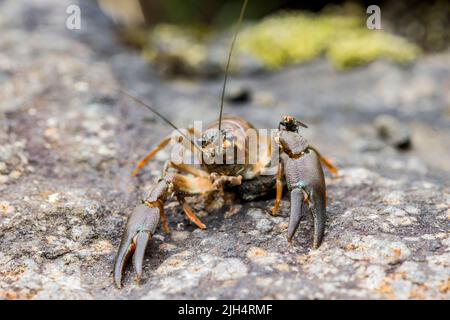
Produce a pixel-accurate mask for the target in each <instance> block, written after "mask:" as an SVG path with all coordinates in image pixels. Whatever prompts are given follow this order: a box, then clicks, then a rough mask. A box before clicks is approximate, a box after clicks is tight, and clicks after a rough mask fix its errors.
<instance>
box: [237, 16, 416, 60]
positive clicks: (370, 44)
mask: <svg viewBox="0 0 450 320" xmlns="http://www.w3.org/2000/svg"><path fill="white" fill-rule="evenodd" d="M239 49H240V50H241V51H242V52H245V53H248V54H250V55H253V56H256V57H257V58H259V59H260V60H261V61H263V63H264V64H265V65H266V66H267V67H268V68H270V69H278V68H280V67H283V66H285V65H288V64H293V63H302V62H306V61H310V60H312V59H315V58H317V57H319V56H321V55H322V54H325V55H326V57H328V59H329V60H330V61H331V63H332V64H333V65H334V66H335V67H336V68H338V69H344V68H347V67H352V66H357V65H361V64H367V63H370V62H372V61H374V60H377V59H389V60H393V61H396V62H401V63H408V62H411V61H412V60H414V59H415V57H416V56H417V55H418V53H419V49H418V48H417V47H416V46H415V45H414V44H412V43H409V42H408V41H406V40H404V39H403V38H401V37H398V36H395V35H392V34H389V33H388V32H386V31H383V30H369V29H367V28H366V25H365V20H364V19H363V18H362V17H360V16H344V15H342V16H340V15H331V14H322V15H316V14H311V13H303V12H290V13H287V12H286V13H282V14H278V15H274V16H270V17H268V18H266V19H264V20H263V21H261V22H259V23H257V24H255V25H254V26H251V27H248V28H247V29H246V30H244V31H243V32H242V34H241V35H240V41H239Z"/></svg>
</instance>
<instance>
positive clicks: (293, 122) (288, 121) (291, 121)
mask: <svg viewBox="0 0 450 320" xmlns="http://www.w3.org/2000/svg"><path fill="white" fill-rule="evenodd" d="M281 126H283V127H284V128H285V130H287V131H294V132H297V131H298V127H299V126H301V127H303V128H308V126H307V125H306V124H304V123H303V122H301V121H299V120H297V119H295V118H294V117H293V116H283V118H282V119H281V121H280V127H281Z"/></svg>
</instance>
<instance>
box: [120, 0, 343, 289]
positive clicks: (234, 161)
mask: <svg viewBox="0 0 450 320" xmlns="http://www.w3.org/2000/svg"><path fill="white" fill-rule="evenodd" d="M246 3H247V1H245V2H244V5H243V7H242V9H241V15H240V17H239V20H238V25H237V28H236V33H235V35H234V38H233V41H232V44H231V49H230V54H229V57H228V63H227V67H226V72H225V80H224V84H223V91H222V104H221V108H220V117H219V120H218V121H215V122H213V123H211V124H209V125H208V126H207V128H206V130H205V131H203V132H198V131H197V130H195V129H193V128H190V129H189V130H187V132H186V133H183V132H182V131H180V130H179V129H178V128H177V127H176V126H175V125H173V124H172V123H171V122H170V121H169V120H167V119H166V118H164V117H163V116H162V115H161V114H159V113H158V112H157V111H156V110H154V109H153V108H151V107H149V106H148V105H146V104H145V103H143V102H142V101H140V100H139V99H137V98H134V97H133V96H131V95H128V96H129V97H131V98H133V99H134V100H135V101H137V102H139V103H140V104H142V105H144V106H145V107H147V108H148V109H150V110H151V111H152V112H154V113H156V114H157V115H158V116H159V117H160V118H162V119H163V120H165V121H166V122H167V123H168V124H169V125H171V126H172V127H174V128H175V129H176V130H177V131H178V132H179V133H181V135H179V136H178V137H177V138H176V140H177V142H179V144H177V145H179V146H181V145H182V142H184V144H183V146H182V148H181V149H180V150H189V151H190V152H191V155H192V156H193V157H194V159H197V160H199V161H197V162H196V161H194V163H192V162H191V163H189V164H185V163H178V162H175V161H171V160H168V161H167V162H166V165H165V166H164V168H163V170H162V171H163V172H162V176H161V178H160V179H159V181H158V182H157V183H156V184H155V185H154V186H153V187H152V188H151V189H150V191H149V192H148V196H147V197H146V198H145V199H143V200H142V203H141V204H139V205H137V206H136V207H135V209H134V211H133V212H132V213H131V215H130V217H129V218H128V222H127V224H126V227H125V230H124V233H123V237H122V240H121V243H120V247H119V250H118V252H117V255H116V258H115V265H114V282H115V284H116V286H117V287H119V288H120V287H121V282H122V276H123V270H124V267H125V265H126V263H127V260H128V259H129V258H130V257H131V256H132V255H133V262H134V267H135V271H136V273H137V276H138V278H140V277H141V275H142V264H143V259H144V254H145V250H146V247H147V244H148V241H149V240H150V239H151V237H152V236H153V234H154V233H155V231H156V228H157V226H158V224H159V222H160V221H161V224H162V228H163V231H165V232H169V226H168V223H167V218H166V215H165V213H164V204H165V202H166V200H167V199H168V198H169V197H170V196H172V195H173V196H175V197H176V199H177V200H178V202H179V204H180V205H181V207H182V209H183V211H184V213H185V215H186V216H187V218H188V219H189V220H190V221H191V222H192V223H194V224H195V225H196V226H197V227H198V228H200V229H205V228H206V226H205V224H203V222H202V221H201V220H200V219H199V218H198V217H197V215H196V214H195V213H194V212H193V210H192V208H191V206H190V205H189V203H188V202H187V201H186V197H190V196H198V195H209V194H212V193H213V192H217V191H220V192H222V191H223V190H228V189H229V190H236V189H238V190H239V191H240V192H239V193H240V194H241V195H244V196H246V197H247V198H249V199H253V198H256V197H257V196H262V195H266V194H268V193H269V192H270V191H273V190H274V189H276V198H275V203H274V207H273V208H272V210H271V212H270V213H271V214H272V215H277V212H278V209H279V204H280V201H281V198H282V193H283V188H284V187H285V186H286V187H287V189H288V191H289V193H290V204H291V208H290V217H289V224H288V230H287V239H288V241H289V242H290V241H291V240H292V238H293V236H294V234H295V232H296V230H297V228H298V226H299V222H300V218H301V217H302V216H303V215H305V214H306V213H307V212H310V213H311V214H312V215H313V220H314V232H313V248H318V247H319V246H320V244H321V242H322V239H323V235H324V230H325V220H326V186H325V179H324V173H323V170H322V164H323V165H324V166H325V167H327V168H328V169H329V170H330V172H332V173H333V174H337V169H336V168H335V167H334V166H333V164H331V162H329V161H328V160H327V159H325V158H324V157H323V156H322V155H321V154H320V153H319V152H318V151H317V149H316V148H314V147H313V146H311V145H310V144H309V143H308V141H307V140H306V139H305V138H304V137H302V135H300V133H299V132H298V131H299V128H300V127H305V128H307V126H306V125H305V124H303V123H302V122H300V121H299V120H297V119H296V118H294V117H293V116H284V117H282V119H281V121H280V122H279V125H278V130H274V132H275V134H272V135H271V136H270V137H269V138H267V139H261V137H260V135H258V134H257V133H256V134H252V132H253V133H255V132H256V130H255V129H254V127H253V126H252V125H251V124H250V123H249V122H247V121H246V120H244V119H242V118H240V117H233V116H223V117H222V110H223V100H224V92H225V85H226V81H227V73H228V67H229V62H230V57H231V51H232V48H233V45H234V42H235V40H236V35H237V30H238V27H239V23H240V22H241V20H242V16H243V12H244V10H245V6H246ZM171 140H172V136H168V137H166V138H164V139H163V140H162V141H161V142H160V143H159V144H158V145H157V146H156V148H155V149H154V150H153V151H151V152H150V153H149V154H148V155H147V156H146V157H145V158H144V159H143V160H141V161H140V162H139V163H138V165H137V167H136V169H135V170H134V172H133V175H137V174H138V173H139V170H141V169H142V168H143V167H144V166H145V165H146V164H147V163H148V162H149V161H150V160H151V159H153V158H154V157H155V155H156V154H157V153H158V152H159V151H160V150H162V149H163V148H165V147H167V146H168V145H169V143H170V142H171ZM186 142H189V144H187V143H186ZM255 143H256V145H257V147H259V150H260V152H259V157H255V153H256V152H257V151H256V150H257V148H254V144H255ZM261 150H262V152H261Z"/></svg>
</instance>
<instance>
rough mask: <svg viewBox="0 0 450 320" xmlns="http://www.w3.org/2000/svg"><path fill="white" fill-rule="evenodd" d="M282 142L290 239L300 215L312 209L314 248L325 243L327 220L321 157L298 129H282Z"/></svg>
mask: <svg viewBox="0 0 450 320" xmlns="http://www.w3.org/2000/svg"><path fill="white" fill-rule="evenodd" d="M279 141H280V144H281V146H282V149H283V151H284V152H283V153H282V154H281V161H282V163H283V167H284V174H285V177H286V182H287V185H288V189H289V191H290V192H291V214H290V217H289V226H288V241H289V242H290V241H291V240H292V237H293V236H294V233H295V231H296V230H297V228H298V225H299V222H300V218H301V216H302V215H304V214H305V213H306V212H307V211H310V212H311V213H312V215H313V218H314V237H313V247H314V249H317V248H318V247H319V246H320V244H321V242H322V238H323V235H324V231H325V219H326V203H325V201H326V195H325V190H326V186H325V178H324V174H323V170H322V166H321V164H320V156H319V155H318V154H317V152H316V151H315V150H314V149H312V148H310V147H309V145H308V143H307V141H306V140H305V139H304V138H303V137H302V136H300V135H299V134H298V133H297V132H293V131H286V130H282V131H281V132H280V139H279Z"/></svg>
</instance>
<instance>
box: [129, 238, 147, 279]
mask: <svg viewBox="0 0 450 320" xmlns="http://www.w3.org/2000/svg"><path fill="white" fill-rule="evenodd" d="M149 239H150V234H149V233H148V232H146V231H140V232H139V233H138V234H137V236H136V240H135V241H136V249H135V251H134V256H133V262H134V269H135V270H136V274H137V276H138V279H140V278H141V276H142V263H143V262H144V255H145V249H146V247H147V243H148V240H149Z"/></svg>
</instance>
